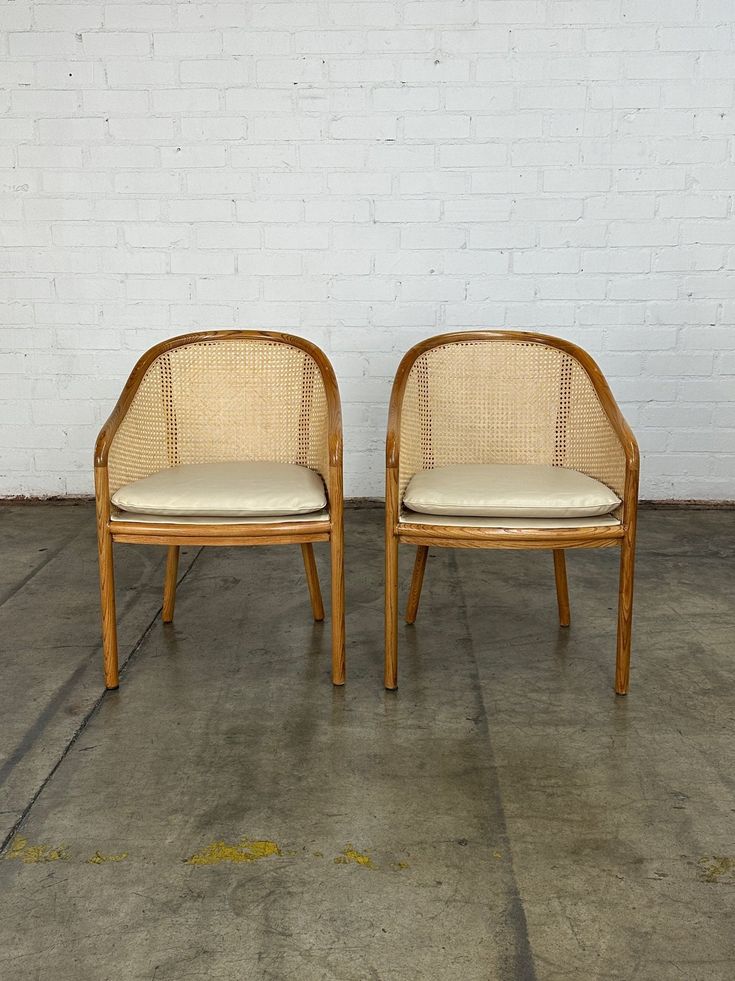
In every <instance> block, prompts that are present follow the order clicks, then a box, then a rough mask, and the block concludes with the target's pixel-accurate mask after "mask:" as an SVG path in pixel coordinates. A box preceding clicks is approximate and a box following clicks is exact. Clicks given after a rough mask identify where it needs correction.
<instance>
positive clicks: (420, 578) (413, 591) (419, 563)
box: [406, 545, 429, 623]
mask: <svg viewBox="0 0 735 981" xmlns="http://www.w3.org/2000/svg"><path fill="white" fill-rule="evenodd" d="M428 556H429V546H428V545H418V546H417V547H416V560H415V562H414V564H413V575H412V576H411V588H410V589H409V591H408V600H407V602H406V623H415V622H416V614H417V613H418V611H419V600H420V599H421V587H422V586H423V584H424V572H425V571H426V560H427V558H428Z"/></svg>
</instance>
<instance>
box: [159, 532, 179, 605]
mask: <svg viewBox="0 0 735 981" xmlns="http://www.w3.org/2000/svg"><path fill="white" fill-rule="evenodd" d="M178 575H179V546H178V545H169V547H168V555H167V556H166V574H165V577H164V580H163V613H162V619H163V622H164V623H171V621H172V620H173V618H174V607H175V606H176V580H177V578H178Z"/></svg>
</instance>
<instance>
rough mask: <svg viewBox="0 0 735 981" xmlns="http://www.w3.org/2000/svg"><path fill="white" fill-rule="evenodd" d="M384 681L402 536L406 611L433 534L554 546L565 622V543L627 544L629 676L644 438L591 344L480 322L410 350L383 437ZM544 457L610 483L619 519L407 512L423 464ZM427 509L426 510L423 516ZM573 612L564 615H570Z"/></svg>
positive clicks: (452, 541) (622, 615)
mask: <svg viewBox="0 0 735 981" xmlns="http://www.w3.org/2000/svg"><path fill="white" fill-rule="evenodd" d="M386 454H387V459H386V462H387V471H386V663H385V684H386V687H387V688H389V689H393V688H395V687H396V686H397V643H398V633H397V622H398V599H397V596H398V580H397V557H398V544H399V542H401V541H403V542H412V543H413V544H415V545H417V546H418V553H417V557H416V564H415V569H414V576H413V580H412V585H411V589H410V592H409V602H408V608H407V620H408V622H409V623H413V621H414V620H415V618H416V614H417V609H418V602H419V597H420V593H421V584H422V581H423V575H424V569H425V565H426V551H427V549H428V547H429V545H439V546H450V547H464V548H545V549H551V550H553V551H554V567H555V572H556V583H557V590H558V600H559V611H560V618H561V620H562V625H564V626H566V625H567V624H568V622H569V612H568V596H567V589H566V568H565V559H564V551H563V550H564V549H565V548H590V547H595V546H611V545H620V546H621V582H620V595H619V618H618V658H617V670H616V682H615V689H616V691H617V692H618V693H620V694H624V693H625V692H626V691H627V689H628V684H629V661H630V636H631V632H630V626H631V624H630V616H631V609H632V587H633V554H634V544H635V523H636V507H637V487H638V448H637V446H636V442H635V438H634V437H633V434H632V432H631V431H630V428H629V427H628V426H627V424H626V422H625V420H624V419H623V417H622V415H621V413H620V410H619V409H618V407H617V405H616V403H615V400H614V399H613V396H612V393H611V392H610V389H609V387H608V385H607V382H606V381H605V379H604V377H603V375H602V372H601V371H600V369H599V368H598V367H597V365H596V364H595V363H594V361H593V360H592V358H590V356H589V355H588V354H587V353H586V352H584V351H582V350H581V349H580V348H578V347H576V346H575V345H573V344H570V343H568V342H566V341H563V340H560V339H558V338H554V337H548V336H545V335H542V334H532V333H520V332H510V331H474V332H468V333H458V334H444V335H441V336H438V337H432V338H429V339H427V340H425V341H423V342H422V343H420V344H418V345H417V346H416V347H414V348H412V349H411V350H410V351H409V352H408V353H407V354H406V356H405V357H404V358H403V361H402V362H401V365H400V367H399V369H398V373H397V375H396V379H395V383H394V386H393V394H392V397H391V406H390V413H389V421H388V438H387V444H386ZM462 463H505V464H509V463H511V464H545V465H547V466H556V467H567V468H570V469H573V470H578V471H580V472H582V473H585V474H587V475H589V476H591V477H594V478H595V479H597V480H599V481H601V482H602V483H603V484H606V485H607V486H608V487H610V488H611V489H612V490H614V491H615V493H616V494H617V496H618V497H619V498H620V500H621V502H622V503H621V505H620V506H619V507H618V508H617V510H616V511H615V517H616V518H618V520H619V522H620V523H619V524H618V525H616V526H610V525H602V524H601V525H600V526H599V527H580V528H574V527H571V528H570V527H566V528H559V529H550V528H546V529H533V528H528V529H524V528H497V527H495V528H490V527H477V526H472V523H471V522H468V524H467V526H461V525H460V526H458V525H457V524H456V523H455V522H452V523H451V525H450V524H449V523H445V524H442V520H441V517H440V516H437V520H436V523H435V524H431V525H429V524H427V523H426V521H425V520H423V521H422V522H421V523H419V522H416V523H415V524H413V525H412V524H411V519H410V516H408V515H404V516H403V518H402V517H401V507H402V501H403V496H404V494H405V491H406V487H407V486H408V483H409V481H410V479H411V477H412V476H413V475H414V474H415V473H417V472H418V471H421V470H430V469H433V468H434V467H442V466H447V465H450V464H462ZM425 517H426V516H425V515H424V516H423V518H424V519H425ZM564 620H566V623H564V622H563V621H564Z"/></svg>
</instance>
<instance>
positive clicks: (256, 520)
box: [95, 331, 345, 688]
mask: <svg viewBox="0 0 735 981" xmlns="http://www.w3.org/2000/svg"><path fill="white" fill-rule="evenodd" d="M95 492H96V502H97V535H98V544H99V564H100V595H101V602H102V638H103V654H104V671H105V685H106V687H107V688H117V687H118V656H117V628H116V619H115V584H114V572H113V543H115V542H135V543H142V544H149V545H166V546H168V560H167V563H166V573H165V581H164V589H163V620H164V622H170V621H171V620H172V619H173V615H174V602H175V597H176V579H177V571H178V559H179V548H180V547H181V546H182V545H288V544H298V545H301V551H302V555H303V560H304V566H305V570H306V580H307V584H308V588H309V594H310V598H311V607H312V612H313V615H314V619H315V620H322V619H323V618H324V608H323V605H322V598H321V592H320V588H319V579H318V575H317V567H316V563H315V561H314V553H313V549H312V543H313V542H323V541H328V542H329V543H330V547H331V560H332V561H331V566H332V681H333V683H334V684H335V685H342V684H344V680H345V633H344V568H343V565H344V562H343V541H344V538H343V497H342V422H341V413H340V400H339V391H338V388H337V382H336V379H335V376H334V371H333V369H332V366H331V365H330V363H329V361H328V360H327V357H326V356H325V354H324V353H323V352H322V351H320V350H319V348H317V347H315V346H314V345H313V344H310V343H309V342H308V341H306V340H303V339H302V338H300V337H292V336H290V335H288V334H277V333H270V332H260V331H213V332H208V333H198V334H186V335H184V336H181V337H174V338H172V339H171V340H167V341H164V342H163V343H162V344H157V345H156V346H155V347H154V348H152V349H151V350H150V351H148V352H147V353H146V354H144V355H143V357H142V358H141V359H140V360H139V361H138V363H137V365H136V366H135V368H134V369H133V372H132V374H131V375H130V378H129V379H128V382H127V384H126V385H125V388H124V389H123V392H122V395H121V396H120V399H119V401H118V403H117V405H116V406H115V409H114V410H113V412H112V415H111V416H110V418H109V419H108V420H107V422H106V423H105V425H104V427H103V428H102V431H101V432H100V434H99V437H98V439H97V445H96V449H95Z"/></svg>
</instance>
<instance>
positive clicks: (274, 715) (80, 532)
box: [0, 504, 735, 981]
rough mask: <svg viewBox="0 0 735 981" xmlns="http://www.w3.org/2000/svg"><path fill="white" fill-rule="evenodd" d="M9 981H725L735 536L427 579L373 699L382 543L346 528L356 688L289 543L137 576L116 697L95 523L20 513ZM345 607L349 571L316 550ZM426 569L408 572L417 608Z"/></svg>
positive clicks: (151, 565) (4, 763)
mask: <svg viewBox="0 0 735 981" xmlns="http://www.w3.org/2000/svg"><path fill="white" fill-rule="evenodd" d="M0 522H1V523H2V544H3V552H2V554H3V562H2V564H1V565H0V603H1V604H2V605H0V671H1V674H0V679H1V680H0V720H1V721H0V841H2V840H4V839H5V841H6V843H5V848H4V853H3V857H2V859H0V978H2V981H25V979H29V981H30V979H43V981H46V979H53V981H108V979H109V981H129V979H130V981H133V979H135V981H137V979H156V981H187V979H202V978H212V979H261V978H262V979H297V981H312V979H313V981H317V979H319V981H321V979H324V981H327V979H339V981H361V979H372V981H378V979H382V981H403V979H412V981H414V979H415V981H425V979H451V981H454V979H457V981H481V979H482V981H485V979H497V981H506V979H507V981H516V979H518V981H520V979H524V981H525V979H539V981H572V979H574V981H577V979H579V981H593V979H603V978H604V979H636V981H669V979H671V981H675V979H676V981H682V979H685V981H732V979H733V978H734V977H735V927H734V926H733V923H734V919H733V914H734V913H735V766H734V764H735V604H734V603H733V573H734V572H735V567H734V565H735V564H734V563H733V550H734V549H733V541H734V537H735V536H733V526H734V525H735V514H734V513H733V512H728V511H685V510H681V511H644V512H643V513H642V515H641V529H640V545H639V563H638V580H637V595H636V603H637V608H636V619H635V629H634V661H633V673H632V689H631V694H630V695H629V696H628V697H627V698H616V697H615V696H614V694H613V692H612V681H613V667H614V646H615V643H614V639H615V615H614V607H615V593H616V573H617V551H613V550H601V551H584V550H581V551H578V552H574V553H570V554H569V556H568V566H569V577H570V589H571V596H572V627H571V629H569V630H562V629H560V628H559V627H558V626H557V623H556V608H555V598H554V584H553V571H552V564H551V557H550V556H549V555H545V554H539V553H536V554H533V553H529V554H522V553H520V552H472V551H469V550H468V551H451V552H450V551H436V552H434V551H432V553H431V556H430V561H429V565H428V569H427V577H426V584H425V588H424V597H423V602H422V607H421V610H420V613H419V620H418V622H417V624H416V626H415V627H406V626H402V627H401V633H400V649H401V660H400V668H401V675H400V682H401V688H400V690H399V692H398V693H397V694H393V693H385V692H384V691H383V689H382V686H381V679H382V666H381V658H382V650H381V633H382V586H381V584H382V543H381V531H382V515H381V512H380V511H379V510H378V509H367V510H358V511H349V512H348V515H347V575H348V581H347V609H348V658H347V666H348V684H347V686H346V687H345V688H344V689H341V690H336V689H332V687H331V685H330V683H329V656H328V652H329V628H328V624H324V625H319V624H317V625H315V624H313V622H312V621H311V619H310V615H309V604H308V595H307V591H306V585H305V582H304V579H303V569H302V566H301V559H300V555H299V553H298V550H297V549H296V548H261V549H248V550H235V549H218V550H214V549H212V550H205V551H203V552H201V553H199V551H198V550H197V549H190V550H187V552H186V554H185V555H184V556H183V561H182V566H181V572H182V575H183V581H182V583H181V585H180V587H179V596H178V603H177V609H176V622H175V624H174V625H173V626H169V627H164V626H163V625H162V623H161V621H160V616H159V608H160V593H161V580H162V571H163V570H162V562H163V557H164V550H163V549H154V548H149V549H146V548H143V547H134V546H122V547H118V549H117V562H118V597H119V609H120V622H121V628H120V640H121V648H122V651H123V652H124V657H125V658H128V663H127V667H126V669H125V671H124V673H123V676H122V683H121V688H120V690H119V692H114V693H108V694H106V695H103V694H102V688H101V670H100V664H99V661H100V654H99V641H98V612H97V602H98V601H97V583H96V575H97V570H96V551H95V541H94V522H93V512H92V508H91V506H89V505H86V504H84V505H76V506H70V505H25V506H6V507H4V508H2V510H0ZM317 552H318V562H319V565H320V569H321V571H322V583H323V586H324V592H325V596H326V595H327V594H328V589H327V582H328V580H327V559H328V556H327V553H326V551H325V550H324V548H323V546H317ZM412 558H413V556H412V554H411V551H410V550H409V549H408V548H403V549H402V558H401V561H402V569H403V582H404V585H405V584H406V583H407V579H408V576H409V574H410V566H411V562H412Z"/></svg>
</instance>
